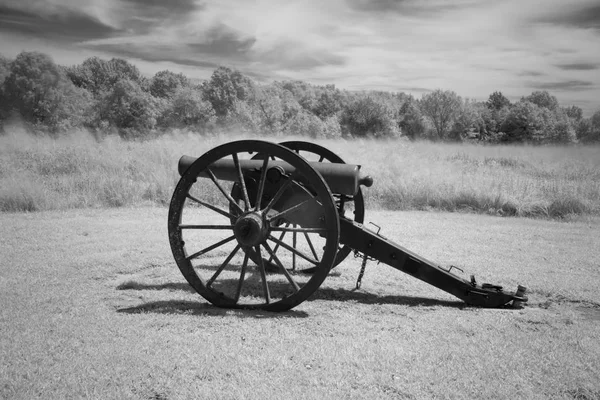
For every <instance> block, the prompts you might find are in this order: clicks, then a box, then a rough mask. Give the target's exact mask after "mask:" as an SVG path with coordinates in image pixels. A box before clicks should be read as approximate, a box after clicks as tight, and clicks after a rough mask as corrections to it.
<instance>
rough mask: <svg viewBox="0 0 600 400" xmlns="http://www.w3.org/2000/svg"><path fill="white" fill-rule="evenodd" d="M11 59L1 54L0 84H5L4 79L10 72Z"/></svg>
mask: <svg viewBox="0 0 600 400" xmlns="http://www.w3.org/2000/svg"><path fill="white" fill-rule="evenodd" d="M10 63H11V60H9V59H8V58H6V57H4V56H3V55H1V54H0V85H2V84H4V79H6V77H7V76H8V75H9V74H10Z"/></svg>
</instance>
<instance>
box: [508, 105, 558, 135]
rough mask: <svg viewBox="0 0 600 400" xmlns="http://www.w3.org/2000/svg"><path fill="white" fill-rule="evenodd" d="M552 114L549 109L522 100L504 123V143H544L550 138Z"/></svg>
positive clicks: (513, 108) (512, 109)
mask: <svg viewBox="0 0 600 400" xmlns="http://www.w3.org/2000/svg"><path fill="white" fill-rule="evenodd" d="M551 118H552V113H551V112H550V110H549V109H547V108H542V107H539V106H537V105H536V104H534V103H532V102H530V101H526V100H521V101H519V102H518V103H516V104H515V105H514V106H513V107H512V108H511V109H510V112H509V113H508V115H507V116H506V119H505V120H504V122H503V123H502V126H501V128H500V129H501V130H502V131H503V132H505V135H504V136H503V137H502V141H504V142H529V143H543V142H545V141H546V139H547V138H548V137H549V135H550V133H549V130H548V128H549V127H550V120H551Z"/></svg>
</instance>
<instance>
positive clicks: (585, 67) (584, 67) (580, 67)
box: [556, 62, 600, 71]
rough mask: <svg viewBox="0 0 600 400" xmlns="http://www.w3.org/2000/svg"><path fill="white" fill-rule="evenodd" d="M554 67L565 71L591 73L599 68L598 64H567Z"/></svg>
mask: <svg viewBox="0 0 600 400" xmlns="http://www.w3.org/2000/svg"><path fill="white" fill-rule="evenodd" d="M556 67H558V68H560V69H562V70H566V71H593V70H596V69H599V68H600V64H597V63H585V62H582V63H569V64H557V65H556Z"/></svg>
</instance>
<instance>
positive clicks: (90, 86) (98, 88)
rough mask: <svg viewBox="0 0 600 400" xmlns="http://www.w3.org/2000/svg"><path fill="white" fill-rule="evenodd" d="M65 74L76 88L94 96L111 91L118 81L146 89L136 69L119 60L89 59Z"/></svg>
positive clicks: (146, 84)
mask: <svg viewBox="0 0 600 400" xmlns="http://www.w3.org/2000/svg"><path fill="white" fill-rule="evenodd" d="M66 72H67V76H68V77H69V78H70V79H71V81H72V82H73V83H74V84H75V85H76V86H78V87H81V88H84V89H86V90H88V91H90V92H91V93H92V94H93V95H94V96H99V95H101V94H103V93H106V92H108V91H110V90H112V88H113V86H114V85H115V84H116V83H117V81H119V80H129V81H132V82H135V83H137V84H138V86H140V87H141V88H144V89H148V81H147V79H146V78H144V77H143V76H142V74H141V73H140V71H139V70H138V69H137V67H136V66H135V65H133V64H130V63H129V62H127V61H126V60H123V59H120V58H113V59H111V60H110V61H105V60H103V59H101V58H98V57H91V58H88V59H86V60H85V61H83V63H81V65H77V66H73V67H69V68H67V69H66Z"/></svg>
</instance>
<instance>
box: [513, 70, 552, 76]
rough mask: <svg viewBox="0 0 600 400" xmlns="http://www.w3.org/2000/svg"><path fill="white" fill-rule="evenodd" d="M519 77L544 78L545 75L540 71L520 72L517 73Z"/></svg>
mask: <svg viewBox="0 0 600 400" xmlns="http://www.w3.org/2000/svg"><path fill="white" fill-rule="evenodd" d="M517 75H518V76H543V75H545V74H544V73H543V72H540V71H520V72H518V73H517Z"/></svg>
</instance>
